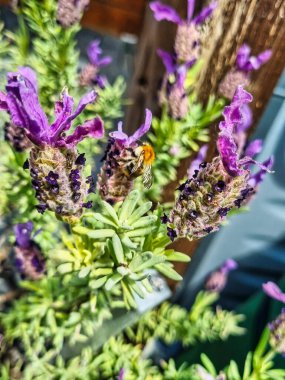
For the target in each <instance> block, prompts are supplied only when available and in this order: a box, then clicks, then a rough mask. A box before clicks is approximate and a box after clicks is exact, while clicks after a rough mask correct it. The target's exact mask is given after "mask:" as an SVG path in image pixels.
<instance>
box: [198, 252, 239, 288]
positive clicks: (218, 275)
mask: <svg viewBox="0 0 285 380" xmlns="http://www.w3.org/2000/svg"><path fill="white" fill-rule="evenodd" d="M237 268H238V264H237V262H236V261H235V260H233V259H227V260H226V261H225V262H224V264H223V265H222V266H221V267H220V268H219V269H218V270H216V271H214V272H212V273H211V274H210V275H209V277H208V278H207V280H206V282H205V289H206V290H208V291H210V292H218V293H220V292H221V291H222V290H223V289H224V288H225V286H226V283H227V280H228V275H229V273H230V272H231V271H233V270H235V269H237Z"/></svg>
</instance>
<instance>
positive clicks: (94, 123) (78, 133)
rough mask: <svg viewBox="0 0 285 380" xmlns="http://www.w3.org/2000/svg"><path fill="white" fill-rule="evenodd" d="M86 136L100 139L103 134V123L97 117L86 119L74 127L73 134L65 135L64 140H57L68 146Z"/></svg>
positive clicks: (60, 143) (60, 144) (59, 143)
mask: <svg viewBox="0 0 285 380" xmlns="http://www.w3.org/2000/svg"><path fill="white" fill-rule="evenodd" d="M87 136H88V137H92V138H95V139H100V138H102V137H103V136H104V124H103V121H102V120H101V119H100V118H99V117H96V118H94V119H92V120H87V121H85V123H84V124H83V125H79V126H78V127H76V128H75V131H74V132H73V134H72V135H70V136H67V137H65V138H64V140H59V141H58V145H59V146H62V145H63V146H67V147H69V148H70V147H74V146H76V145H77V144H78V143H79V142H80V141H82V140H83V139H84V138H85V137H87Z"/></svg>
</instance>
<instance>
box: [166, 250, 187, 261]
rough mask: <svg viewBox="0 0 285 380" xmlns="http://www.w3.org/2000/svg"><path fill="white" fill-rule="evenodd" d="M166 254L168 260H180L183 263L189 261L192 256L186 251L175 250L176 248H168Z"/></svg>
mask: <svg viewBox="0 0 285 380" xmlns="http://www.w3.org/2000/svg"><path fill="white" fill-rule="evenodd" d="M165 255H166V258H167V260H168V261H179V262H182V263H188V262H189V261H190V260H191V258H190V257H189V256H188V255H185V253H182V252H177V251H174V249H167V250H166V251H165Z"/></svg>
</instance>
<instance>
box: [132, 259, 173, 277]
mask: <svg viewBox="0 0 285 380" xmlns="http://www.w3.org/2000/svg"><path fill="white" fill-rule="evenodd" d="M164 261H165V257H164V256H153V257H152V258H151V259H149V260H147V261H145V262H144V263H143V264H141V265H139V266H137V267H136V268H134V272H141V271H143V270H145V269H148V268H154V267H155V266H156V265H158V264H160V263H163V262H164ZM175 273H176V272H175Z"/></svg>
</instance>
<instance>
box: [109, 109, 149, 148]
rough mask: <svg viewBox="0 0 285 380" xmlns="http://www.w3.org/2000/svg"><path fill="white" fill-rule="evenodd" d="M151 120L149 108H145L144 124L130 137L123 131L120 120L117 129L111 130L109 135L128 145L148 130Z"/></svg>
mask: <svg viewBox="0 0 285 380" xmlns="http://www.w3.org/2000/svg"><path fill="white" fill-rule="evenodd" d="M151 121H152V113H151V112H150V110H148V109H146V118H145V122H144V124H142V125H141V126H140V127H139V129H138V130H137V131H136V132H135V133H134V134H133V135H132V136H130V137H128V135H127V134H126V133H124V132H123V123H122V122H120V123H119V124H118V130H117V131H115V132H111V133H110V134H109V135H110V137H112V138H114V139H116V140H120V141H121V142H122V144H124V145H126V146H128V145H131V144H133V143H135V142H136V141H137V140H139V139H140V138H141V137H142V136H143V135H144V134H146V133H147V132H148V130H149V129H150V126H151Z"/></svg>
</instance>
